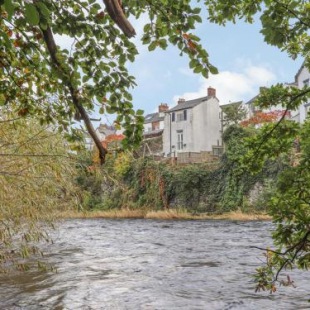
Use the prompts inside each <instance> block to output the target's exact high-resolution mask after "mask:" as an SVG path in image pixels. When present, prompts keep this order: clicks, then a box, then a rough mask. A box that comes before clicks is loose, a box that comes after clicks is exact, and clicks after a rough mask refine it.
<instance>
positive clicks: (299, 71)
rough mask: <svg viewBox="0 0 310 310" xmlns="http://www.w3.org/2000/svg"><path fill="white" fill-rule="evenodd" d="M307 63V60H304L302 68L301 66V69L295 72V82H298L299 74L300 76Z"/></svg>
mask: <svg viewBox="0 0 310 310" xmlns="http://www.w3.org/2000/svg"><path fill="white" fill-rule="evenodd" d="M305 64H306V60H304V61H303V62H302V64H301V66H300V68H299V70H298V72H297V73H296V74H295V83H296V82H297V79H298V76H299V74H300V73H301V71H302V69H303V68H304V66H305Z"/></svg>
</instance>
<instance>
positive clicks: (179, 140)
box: [177, 130, 184, 151]
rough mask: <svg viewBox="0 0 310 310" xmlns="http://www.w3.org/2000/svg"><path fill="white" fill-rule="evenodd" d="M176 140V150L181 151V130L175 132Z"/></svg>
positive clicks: (182, 136)
mask: <svg viewBox="0 0 310 310" xmlns="http://www.w3.org/2000/svg"><path fill="white" fill-rule="evenodd" d="M177 138H178V142H177V150H178V151H181V150H183V138H184V135H183V130H178V131H177Z"/></svg>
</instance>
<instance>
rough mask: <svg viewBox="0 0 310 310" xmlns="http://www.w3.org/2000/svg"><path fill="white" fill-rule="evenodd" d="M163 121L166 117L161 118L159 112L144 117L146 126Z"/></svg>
mask: <svg viewBox="0 0 310 310" xmlns="http://www.w3.org/2000/svg"><path fill="white" fill-rule="evenodd" d="M163 120H164V116H159V112H157V113H151V114H147V115H146V116H145V117H144V124H148V123H153V122H159V121H163Z"/></svg>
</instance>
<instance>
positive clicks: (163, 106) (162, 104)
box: [158, 103, 169, 113]
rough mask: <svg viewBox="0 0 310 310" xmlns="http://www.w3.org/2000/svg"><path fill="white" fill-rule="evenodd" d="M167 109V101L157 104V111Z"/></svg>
mask: <svg viewBox="0 0 310 310" xmlns="http://www.w3.org/2000/svg"><path fill="white" fill-rule="evenodd" d="M168 110H169V107H168V104H167V103H161V104H160V105H159V106H158V112H159V113H160V112H165V111H168Z"/></svg>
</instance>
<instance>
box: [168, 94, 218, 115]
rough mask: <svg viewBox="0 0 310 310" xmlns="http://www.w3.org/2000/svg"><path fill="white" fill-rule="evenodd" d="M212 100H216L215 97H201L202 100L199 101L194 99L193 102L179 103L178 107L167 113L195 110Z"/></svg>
mask: <svg viewBox="0 0 310 310" xmlns="http://www.w3.org/2000/svg"><path fill="white" fill-rule="evenodd" d="M211 98H214V97H209V96H205V97H201V98H197V99H193V100H188V101H184V102H181V103H179V104H178V105H176V106H175V107H173V108H172V109H170V110H168V111H167V112H174V111H179V110H184V109H189V108H193V107H195V106H196V105H198V104H200V103H202V102H204V101H207V100H209V99H211Z"/></svg>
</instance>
